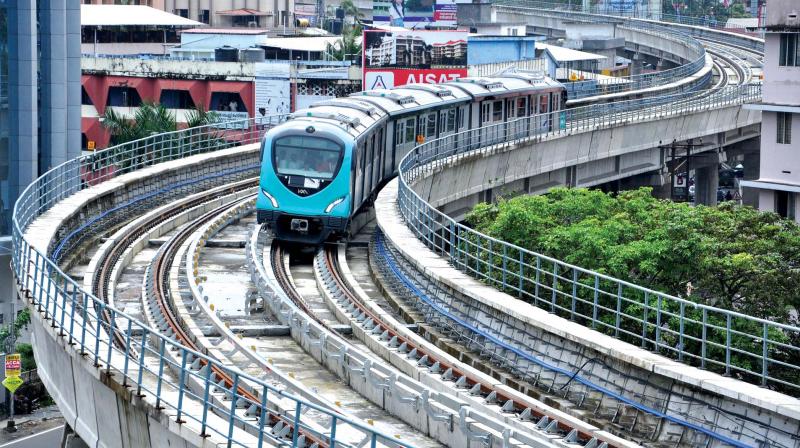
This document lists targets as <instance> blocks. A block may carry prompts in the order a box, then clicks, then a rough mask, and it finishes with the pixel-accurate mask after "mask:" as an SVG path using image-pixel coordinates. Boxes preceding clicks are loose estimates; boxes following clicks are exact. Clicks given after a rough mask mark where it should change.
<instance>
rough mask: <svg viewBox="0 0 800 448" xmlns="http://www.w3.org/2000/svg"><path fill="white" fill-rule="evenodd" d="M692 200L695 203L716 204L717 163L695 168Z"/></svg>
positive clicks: (717, 184)
mask: <svg viewBox="0 0 800 448" xmlns="http://www.w3.org/2000/svg"><path fill="white" fill-rule="evenodd" d="M694 172H695V175H694V201H695V203H696V204H703V205H709V206H714V205H717V187H718V186H719V165H716V164H715V165H711V166H705V167H703V168H695V170H694Z"/></svg>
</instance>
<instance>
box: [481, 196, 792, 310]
mask: <svg viewBox="0 0 800 448" xmlns="http://www.w3.org/2000/svg"><path fill="white" fill-rule="evenodd" d="M467 221H468V223H469V224H470V225H472V226H474V227H475V228H476V229H477V230H479V231H481V232H483V233H486V234H488V235H490V236H493V237H496V238H499V239H502V240H505V241H508V242H510V243H513V244H516V245H518V246H521V247H524V248H526V249H529V250H532V251H536V252H539V253H543V254H545V255H548V256H551V257H554V258H559V259H561V260H563V261H565V262H567V263H571V264H574V265H578V266H581V267H583V268H586V269H592V270H596V271H599V272H601V273H604V274H607V275H611V276H614V277H617V278H620V279H623V280H627V281H630V282H632V283H636V284H639V285H641V286H645V287H648V288H651V289H655V290H659V291H662V292H665V293H668V294H672V295H679V296H682V297H687V295H688V298H689V299H690V300H693V301H697V302H701V303H704V304H708V305H712V306H717V307H721V308H726V309H731V310H735V311H738V312H741V313H745V314H749V315H753V316H757V317H762V318H767V319H773V320H776V321H781V322H792V321H795V322H794V323H796V320H797V311H798V310H799V309H800V294H798V293H797V291H800V288H798V286H800V272H798V266H799V265H800V227H798V226H797V225H796V224H795V223H794V222H792V221H789V220H785V219H781V218H780V217H779V216H778V215H777V214H774V213H764V212H759V211H757V210H754V209H752V208H749V207H743V206H738V205H734V204H733V203H724V204H722V205H720V206H719V207H705V206H690V205H689V204H686V203H675V202H671V201H666V200H659V199H655V198H653V197H652V195H651V190H650V189H649V188H642V189H639V190H633V191H626V192H622V193H619V194H618V195H616V196H615V195H611V194H606V193H603V192H600V191H596V190H587V189H566V188H559V189H554V190H552V191H551V192H550V193H549V194H547V195H543V196H520V197H517V198H514V199H510V200H502V201H500V202H499V203H497V204H494V205H490V204H479V205H478V206H476V207H475V208H474V209H473V211H472V212H471V213H470V214H469V215H468V218H467ZM687 292H688V293H689V294H687Z"/></svg>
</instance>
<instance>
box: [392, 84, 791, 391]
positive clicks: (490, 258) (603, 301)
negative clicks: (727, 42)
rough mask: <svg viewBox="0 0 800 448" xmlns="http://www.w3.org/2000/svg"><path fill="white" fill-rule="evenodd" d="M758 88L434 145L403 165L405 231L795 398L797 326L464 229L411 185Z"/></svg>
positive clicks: (594, 322) (603, 109) (586, 314)
mask: <svg viewBox="0 0 800 448" xmlns="http://www.w3.org/2000/svg"><path fill="white" fill-rule="evenodd" d="M760 91H761V86H760V85H748V86H739V87H728V88H724V89H719V90H715V91H710V92H709V93H707V94H704V95H698V94H694V95H692V94H680V95H670V96H669V97H667V98H668V99H669V101H668V102H664V101H663V100H662V101H661V102H660V104H659V101H658V100H659V98H648V99H646V100H635V101H626V102H621V103H612V104H603V105H594V106H587V107H583V108H576V109H571V110H569V111H567V114H566V116H564V117H563V118H564V119H565V120H564V125H563V126H561V127H560V128H559V127H558V126H554V127H553V128H550V123H557V122H558V121H559V119H558V117H557V116H556V115H554V114H545V115H544V116H542V115H540V116H534V117H527V118H522V119H519V120H516V121H512V122H509V123H502V124H498V125H493V126H487V127H483V128H479V129H473V130H469V131H465V132H462V133H459V134H456V135H451V136H448V137H445V138H441V139H437V140H431V141H429V142H426V143H424V144H422V145H421V146H419V147H417V148H416V149H415V150H414V151H412V152H410V153H409V154H408V155H407V156H406V157H405V158H404V159H403V160H402V161H401V162H400V167H399V172H400V186H399V192H398V206H399V209H400V213H401V215H402V216H403V218H404V219H405V220H406V224H407V225H408V227H409V228H410V229H411V230H412V232H414V233H415V234H416V235H417V237H418V238H420V239H421V240H422V241H423V242H424V243H425V244H426V245H427V246H428V247H429V248H431V249H432V250H433V251H435V252H436V253H438V254H439V255H441V256H444V257H446V258H448V259H449V260H450V262H451V263H452V264H453V266H454V267H456V268H458V269H460V270H462V271H464V272H466V273H468V274H470V275H472V276H474V277H476V278H478V279H480V280H481V281H483V282H485V283H488V284H490V285H492V286H495V287H497V288H499V289H501V290H503V291H505V292H507V293H509V294H511V295H515V296H517V297H518V298H520V299H523V300H525V301H527V302H529V303H531V304H534V305H536V306H539V307H542V308H545V309H548V310H550V311H551V312H554V313H556V314H559V315H561V316H563V317H566V318H569V319H573V320H575V321H577V322H580V323H582V324H584V325H586V326H589V327H591V328H595V329H597V330H600V331H603V332H605V333H607V334H611V335H613V336H615V337H617V338H620V339H622V340H625V341H628V342H631V343H635V344H638V345H640V346H641V347H643V348H648V349H652V350H655V351H658V352H660V353H662V354H665V355H667V356H670V357H673V358H675V359H677V360H679V361H683V362H687V363H691V364H694V365H697V366H699V367H701V368H706V369H710V370H714V371H718V372H721V373H724V374H728V375H736V376H738V377H740V378H742V379H744V380H746V381H750V382H754V383H757V384H760V385H763V386H768V387H775V388H779V389H781V390H784V391H791V392H792V393H794V394H796V393H798V392H800V366H798V365H794V364H792V363H791V362H790V360H791V359H797V357H798V356H800V347H797V346H795V345H793V344H792V342H791V341H793V340H794V341H796V340H798V338H800V328H798V327H796V326H792V325H785V324H781V323H777V322H771V321H769V320H765V319H759V318H755V317H751V316H747V315H743V314H740V313H736V312H734V311H730V310H724V309H719V308H715V307H710V306H705V305H701V304H698V303H696V302H692V301H690V300H685V299H682V298H679V297H675V296H672V295H669V294H665V293H663V292H659V291H654V290H650V289H647V288H643V287H641V286H638V285H635V284H632V283H630V282H626V281H624V280H620V279H616V278H613V277H609V276H606V275H603V274H600V273H597V272H593V271H590V270H587V269H583V268H581V267H579V266H574V265H570V264H568V263H564V262H562V261H559V260H556V259H553V258H550V257H547V256H545V255H542V254H538V253H535V252H532V251H529V250H526V249H524V248H522V247H519V246H515V245H513V244H510V243H507V242H505V241H502V240H499V239H496V238H492V237H490V236H487V235H484V234H482V233H480V232H476V231H474V230H472V229H470V228H469V227H467V226H465V225H463V224H460V223H458V222H456V221H455V220H453V219H452V218H450V217H449V216H447V215H445V214H443V213H441V212H439V211H438V210H437V209H436V208H434V207H433V206H431V205H430V204H429V203H428V202H426V201H425V200H424V199H422V198H421V197H420V196H419V195H418V194H417V193H416V192H415V191H414V189H413V188H412V185H413V184H414V182H415V181H416V180H417V179H419V178H421V177H423V176H426V175H427V174H428V173H431V172H433V171H432V170H435V169H436V168H437V166H443V165H444V164H450V163H457V159H458V158H461V157H465V156H466V155H468V154H469V153H471V152H473V151H478V150H481V149H483V148H487V147H492V146H495V147H497V146H504V145H512V144H519V143H520V142H521V141H523V140H528V141H532V142H536V141H539V140H541V139H544V138H552V137H554V136H558V135H562V134H563V135H566V134H569V133H573V132H578V131H582V130H592V129H598V128H602V127H605V126H612V125H616V124H619V123H628V122H633V121H652V120H658V119H661V118H666V117H674V116H679V115H682V114H688V113H694V112H699V111H703V110H709V109H716V108H723V107H731V106H737V105H741V104H745V103H750V102H754V101H758V99H759V98H760Z"/></svg>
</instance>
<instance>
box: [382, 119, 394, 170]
mask: <svg viewBox="0 0 800 448" xmlns="http://www.w3.org/2000/svg"><path fill="white" fill-rule="evenodd" d="M383 129H384V134H383V136H384V143H383V147H384V148H385V149H384V151H383V165H382V166H383V178H384V179H386V178H387V177H389V176H390V175H392V173H394V165H393V163H394V158H393V157H392V154H394V150H395V138H394V132H395V126H394V122H392V121H387V123H386V125H384V128H383Z"/></svg>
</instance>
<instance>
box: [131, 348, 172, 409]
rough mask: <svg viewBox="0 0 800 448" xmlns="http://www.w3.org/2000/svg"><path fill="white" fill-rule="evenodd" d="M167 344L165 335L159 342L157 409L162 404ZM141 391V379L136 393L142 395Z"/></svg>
mask: <svg viewBox="0 0 800 448" xmlns="http://www.w3.org/2000/svg"><path fill="white" fill-rule="evenodd" d="M166 345H167V340H166V339H165V338H164V337H160V338H159V344H158V381H157V382H156V409H160V406H161V384H162V383H163V382H164V351H165V349H166ZM142 351H144V350H142ZM142 365H144V362H143V363H142ZM140 378H141V375H140ZM141 392H142V382H141V380H140V381H139V387H138V388H137V389H136V394H137V395H141Z"/></svg>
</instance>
